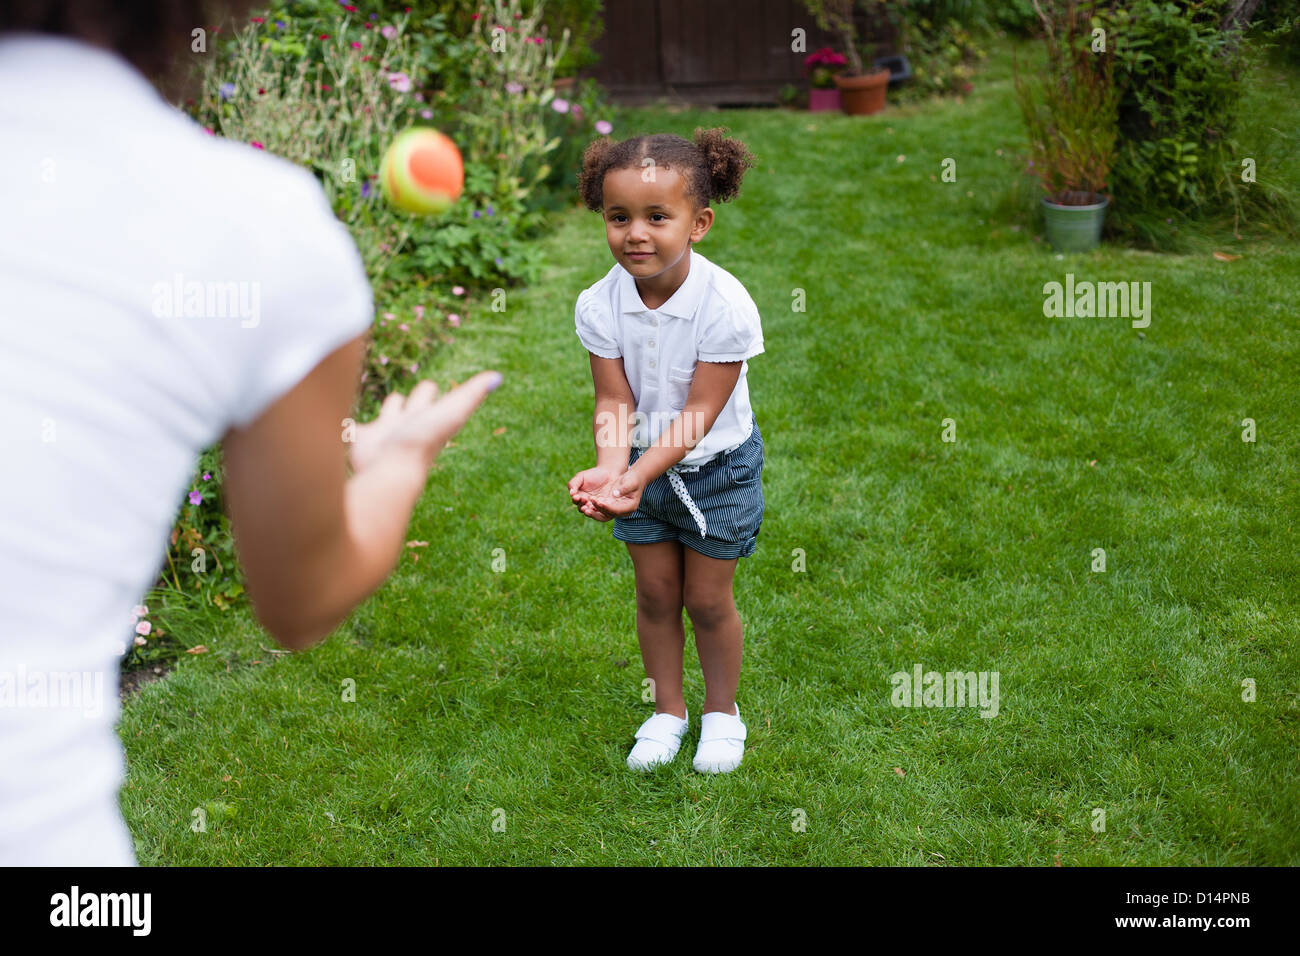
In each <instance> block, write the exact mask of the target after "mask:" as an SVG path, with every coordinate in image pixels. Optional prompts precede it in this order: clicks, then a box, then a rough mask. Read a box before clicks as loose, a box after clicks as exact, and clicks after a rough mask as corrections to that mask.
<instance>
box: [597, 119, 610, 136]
mask: <svg viewBox="0 0 1300 956" xmlns="http://www.w3.org/2000/svg"><path fill="white" fill-rule="evenodd" d="M596 132H597V133H599V134H600V135H601V136H608V135H609V134H610V133H612V132H614V125H613V124H612V123H611V122H610V121H609V120H596Z"/></svg>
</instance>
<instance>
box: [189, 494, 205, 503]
mask: <svg viewBox="0 0 1300 956" xmlns="http://www.w3.org/2000/svg"><path fill="white" fill-rule="evenodd" d="M202 503H203V496H202V495H201V494H199V493H198V492H197V491H191V492H190V504H192V505H199V504H202Z"/></svg>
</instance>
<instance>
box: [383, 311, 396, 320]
mask: <svg viewBox="0 0 1300 956" xmlns="http://www.w3.org/2000/svg"><path fill="white" fill-rule="evenodd" d="M384 318H386V319H395V318H397V316H395V315H393V313H391V312H385V313H384Z"/></svg>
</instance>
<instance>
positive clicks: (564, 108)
mask: <svg viewBox="0 0 1300 956" xmlns="http://www.w3.org/2000/svg"><path fill="white" fill-rule="evenodd" d="M551 109H553V110H555V112H557V113H567V112H569V101H568V100H562V99H560V98H559V97H558V96H557V97H556V98H555V99H553V100H551Z"/></svg>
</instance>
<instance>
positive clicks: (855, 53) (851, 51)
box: [803, 0, 888, 76]
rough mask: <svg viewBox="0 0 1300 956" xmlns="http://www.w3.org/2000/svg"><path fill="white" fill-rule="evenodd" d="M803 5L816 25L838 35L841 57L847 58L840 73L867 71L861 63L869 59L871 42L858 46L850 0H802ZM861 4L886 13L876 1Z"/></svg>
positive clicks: (856, 74)
mask: <svg viewBox="0 0 1300 956" xmlns="http://www.w3.org/2000/svg"><path fill="white" fill-rule="evenodd" d="M803 5H804V7H805V9H807V11H808V12H809V13H810V14H812V16H813V18H814V19H815V20H816V21H817V26H819V27H821V28H822V29H823V30H831V31H833V32H834V33H838V34H839V36H840V43H841V45H842V46H843V49H844V57H845V59H846V60H847V61H848V65H847V67H846V68H845V69H844V71H843V74H844V75H845V76H863V75H864V74H865V73H866V72H867V71H866V70H865V69H864V68H863V63H864V62H865V63H870V62H871V57H872V53H873V51H874V50H875V45H874V44H866V45H865V46H864V47H861V48H860V47H859V45H858V44H859V40H858V27H857V23H856V22H855V21H854V18H853V11H854V0H803ZM862 7H863V9H866V10H869V11H876V10H879V11H882V12H888V9H887V7H886V6H885V5H884V4H883V3H880V2H879V0H862ZM873 72H874V71H873Z"/></svg>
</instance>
